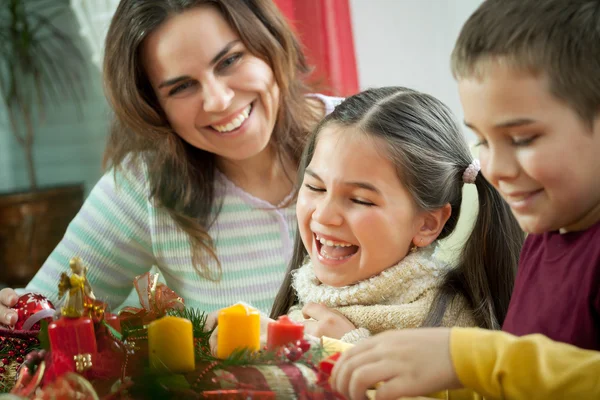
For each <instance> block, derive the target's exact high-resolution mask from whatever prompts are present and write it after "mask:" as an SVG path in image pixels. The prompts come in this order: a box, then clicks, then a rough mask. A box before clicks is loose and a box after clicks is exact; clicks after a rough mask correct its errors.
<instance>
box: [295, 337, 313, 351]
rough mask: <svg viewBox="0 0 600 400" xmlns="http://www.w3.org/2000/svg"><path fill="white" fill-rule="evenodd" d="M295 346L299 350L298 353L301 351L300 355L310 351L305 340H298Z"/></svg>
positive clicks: (308, 344)
mask: <svg viewBox="0 0 600 400" xmlns="http://www.w3.org/2000/svg"><path fill="white" fill-rule="evenodd" d="M296 346H297V347H298V348H299V349H300V351H302V353H306V352H307V351H308V350H310V343H309V342H308V340H305V339H300V340H298V341H297V342H296Z"/></svg>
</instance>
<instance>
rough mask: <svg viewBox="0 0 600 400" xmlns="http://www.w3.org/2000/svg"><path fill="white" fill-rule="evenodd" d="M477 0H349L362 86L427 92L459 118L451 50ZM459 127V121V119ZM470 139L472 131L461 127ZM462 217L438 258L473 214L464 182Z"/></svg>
mask: <svg viewBox="0 0 600 400" xmlns="http://www.w3.org/2000/svg"><path fill="white" fill-rule="evenodd" d="M480 4H481V0H350V5H351V7H350V9H351V11H352V26H353V29H354V44H355V46H356V55H357V62H358V77H359V79H358V80H359V82H360V85H361V89H365V88H369V87H377V86H392V85H394V86H405V87H409V88H412V89H417V90H420V91H422V92H426V93H429V94H431V95H433V96H435V97H437V98H438V99H440V100H442V101H443V102H444V103H446V104H447V105H448V106H449V107H450V108H451V109H452V111H453V112H454V114H455V115H456V117H457V119H458V121H462V120H463V112H462V108H461V106H460V101H459V98H458V91H457V87H456V82H455V81H454V78H453V77H452V74H451V73H450V54H451V52H452V49H453V48H454V42H455V41H456V38H457V37H458V34H459V32H460V29H461V27H462V25H463V24H464V22H465V21H466V20H467V18H468V17H469V16H470V15H471V14H472V13H473V11H475V9H476V8H477V7H478V6H479V5H480ZM461 125H462V123H461ZM463 132H465V135H466V137H467V140H468V141H469V142H472V141H474V135H473V134H472V133H471V132H469V131H468V130H467V129H466V128H464V127H463ZM463 196H464V197H463V204H462V208H461V217H460V219H459V222H458V225H457V227H456V230H455V231H454V233H453V234H452V235H451V236H450V237H448V239H446V240H444V241H442V243H441V246H440V248H441V252H440V256H441V257H442V258H443V259H445V260H447V261H452V260H454V259H455V257H456V256H457V255H458V250H459V249H460V248H461V247H462V244H463V243H464V240H465V239H466V238H467V237H468V235H469V234H470V232H471V227H472V225H473V221H474V218H475V216H476V215H477V209H478V202H477V190H476V189H475V186H474V185H465V187H464V190H463Z"/></svg>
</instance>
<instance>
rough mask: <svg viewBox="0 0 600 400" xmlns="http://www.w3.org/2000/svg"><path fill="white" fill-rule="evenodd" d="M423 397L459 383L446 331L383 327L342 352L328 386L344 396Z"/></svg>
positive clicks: (359, 397)
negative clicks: (372, 390) (370, 392)
mask: <svg viewBox="0 0 600 400" xmlns="http://www.w3.org/2000/svg"><path fill="white" fill-rule="evenodd" d="M379 382H384V383H382V384H381V385H380V386H378V388H377V400H386V399H394V400H395V399H397V398H399V397H404V396H409V397H412V396H423V395H427V394H431V393H434V392H437V391H440V390H446V389H456V388H459V387H461V384H460V381H459V380H458V377H457V376H456V372H455V371H454V366H453V364H452V360H451V356H450V329H447V328H429V329H406V330H396V331H387V332H384V333H381V334H379V335H376V336H373V337H370V338H368V339H365V340H363V341H362V342H360V343H359V344H357V345H356V347H353V348H352V349H350V350H348V351H346V352H344V353H343V354H342V357H340V359H339V360H338V361H337V362H336V364H335V366H334V368H333V372H332V374H331V384H332V387H333V388H334V389H335V390H337V391H339V392H340V393H341V394H343V395H344V396H346V397H347V398H349V399H352V400H355V399H365V398H366V395H365V393H366V391H367V390H368V389H370V388H374V387H375V385H376V384H377V383H379Z"/></svg>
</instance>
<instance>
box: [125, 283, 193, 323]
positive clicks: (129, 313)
mask: <svg viewBox="0 0 600 400" xmlns="http://www.w3.org/2000/svg"><path fill="white" fill-rule="evenodd" d="M133 286H134V287H135V290H136V291H137V294H138V297H139V299H140V305H141V306H142V307H141V308H137V307H125V308H123V309H122V310H121V311H120V312H119V317H120V318H121V321H122V322H123V321H125V322H127V321H129V325H130V326H131V327H133V328H142V327H143V326H144V325H147V324H149V323H150V322H152V321H154V320H155V319H157V318H160V317H162V316H164V315H165V314H166V313H167V311H169V310H183V308H184V306H185V304H184V301H183V299H182V298H181V297H179V296H178V295H177V293H175V292H174V291H173V290H171V289H169V287H168V286H167V285H165V284H164V283H161V282H159V281H158V274H151V273H150V272H146V273H145V274H142V275H139V276H136V277H135V279H134V280H133Z"/></svg>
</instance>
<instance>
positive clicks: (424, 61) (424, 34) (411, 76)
mask: <svg viewBox="0 0 600 400" xmlns="http://www.w3.org/2000/svg"><path fill="white" fill-rule="evenodd" d="M479 4H481V0H350V5H351V7H350V9H351V11H352V25H353V28H354V44H355V46H356V54H357V61H358V76H359V82H360V85H361V88H362V89H365V88H369V87H377V86H390V85H398V86H406V87H409V88H412V89H417V90H420V91H423V92H426V93H429V94H431V95H433V96H435V97H437V98H438V99H440V100H442V101H443V102H445V103H446V104H447V105H448V106H449V107H450V108H451V109H452V110H453V111H454V113H455V114H456V115H457V117H458V118H459V120H461V121H462V111H461V107H460V102H459V99H458V93H457V90H456V83H455V81H454V79H453V78H452V74H451V73H450V53H451V52H452V49H453V47H454V42H455V41H456V38H457V36H458V33H459V31H460V29H461V27H462V25H463V23H464V22H465V21H466V20H467V18H468V17H469V15H471V13H473V11H475V9H476V8H477V7H478V6H479Z"/></svg>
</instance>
